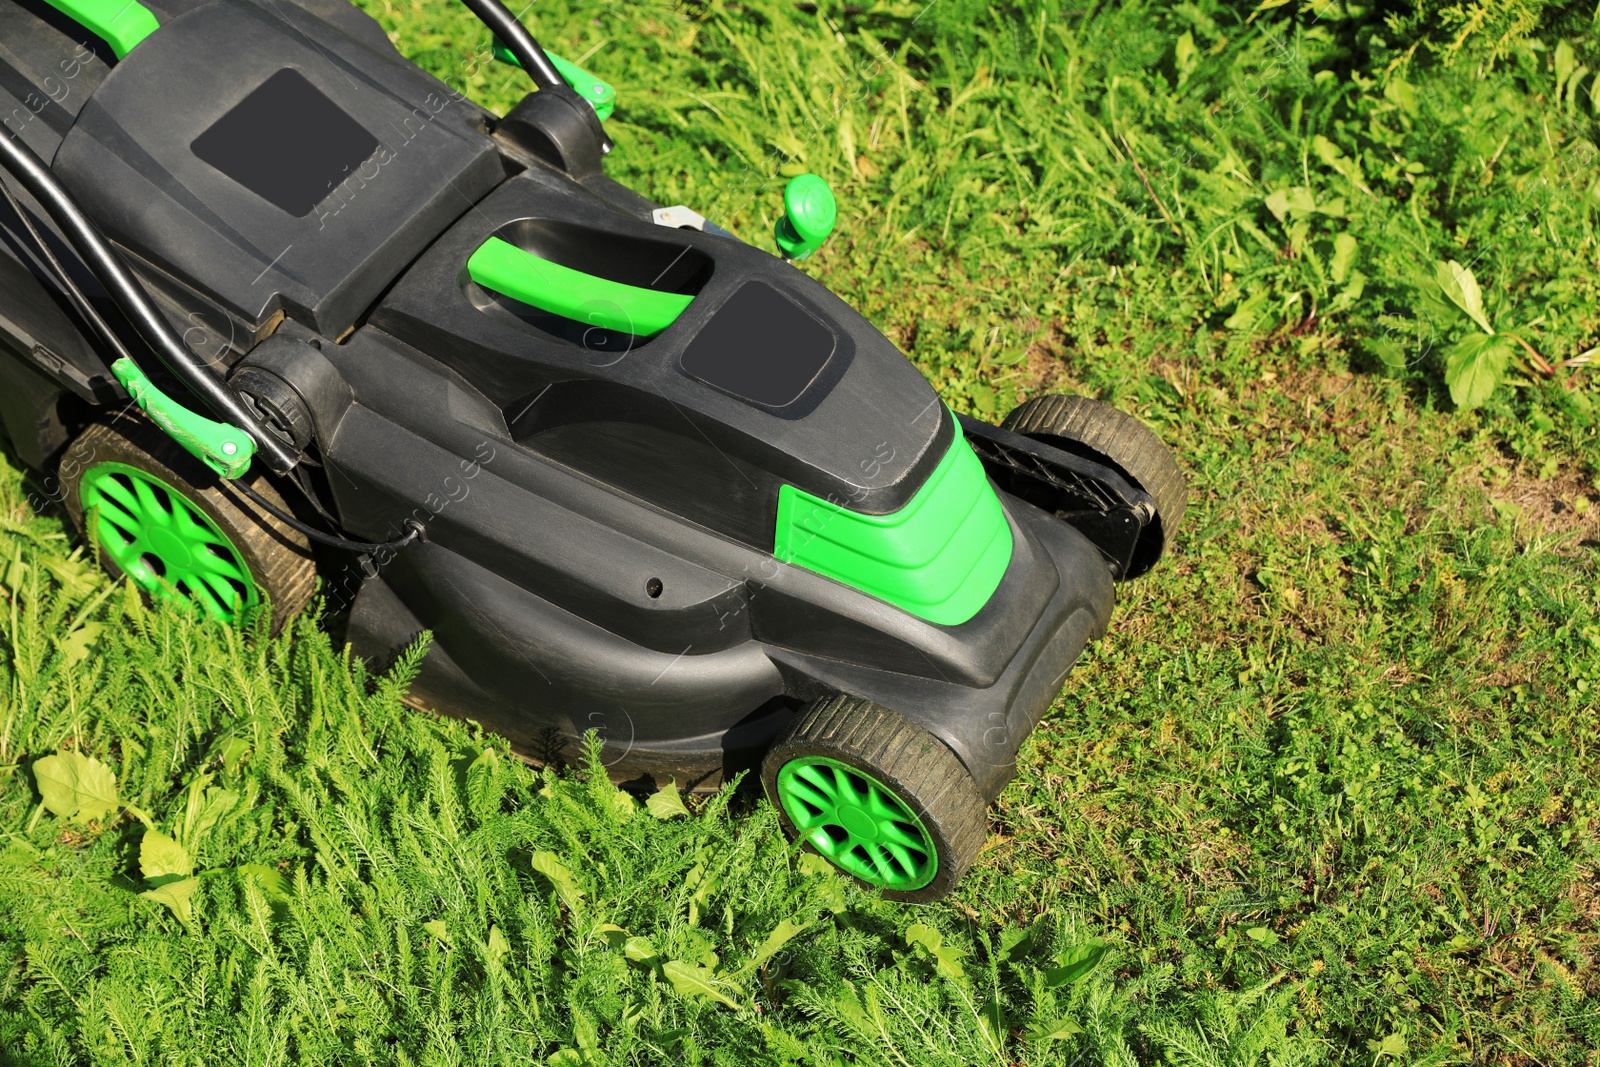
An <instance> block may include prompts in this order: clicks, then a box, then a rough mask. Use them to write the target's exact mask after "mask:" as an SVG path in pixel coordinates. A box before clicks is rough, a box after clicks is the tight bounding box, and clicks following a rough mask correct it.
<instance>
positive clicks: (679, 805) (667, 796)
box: [644, 778, 689, 819]
mask: <svg viewBox="0 0 1600 1067" xmlns="http://www.w3.org/2000/svg"><path fill="white" fill-rule="evenodd" d="M644 806H645V807H646V808H647V809H648V810H649V812H650V814H651V815H653V816H655V817H656V818H658V819H670V818H672V817H673V816H674V815H687V814H689V809H688V808H686V807H684V806H683V795H682V794H681V793H679V792H678V780H677V779H676V778H674V779H671V780H670V781H668V782H667V783H666V784H665V785H663V786H662V787H661V788H660V789H657V790H656V791H655V792H654V793H652V794H650V799H649V800H646V801H645V802H644Z"/></svg>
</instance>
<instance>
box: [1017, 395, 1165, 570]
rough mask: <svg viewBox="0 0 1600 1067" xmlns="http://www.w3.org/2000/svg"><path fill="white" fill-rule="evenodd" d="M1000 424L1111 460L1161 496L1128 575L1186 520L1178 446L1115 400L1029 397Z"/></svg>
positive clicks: (1144, 565)
mask: <svg viewBox="0 0 1600 1067" xmlns="http://www.w3.org/2000/svg"><path fill="white" fill-rule="evenodd" d="M1000 425H1001V427H1002V428H1003V429H1007V430H1010V431H1011V432H1013V433H1019V434H1022V435H1023V436H1024V437H1031V438H1033V439H1034V440H1035V441H1040V442H1042V443H1044V444H1047V445H1053V446H1055V447H1056V448H1059V449H1062V450H1063V451H1067V452H1072V453H1074V454H1076V455H1080V456H1085V457H1086V458H1089V459H1093V460H1097V461H1099V462H1102V463H1109V464H1110V465H1111V466H1113V467H1115V468H1116V469H1117V470H1118V471H1120V472H1121V473H1122V474H1123V475H1124V476H1126V477H1127V478H1129V479H1131V480H1132V481H1133V482H1134V484H1136V485H1137V486H1138V487H1139V488H1140V489H1143V490H1144V491H1145V492H1146V493H1149V494H1150V498H1151V499H1152V500H1154V501H1155V506H1156V519H1155V522H1154V523H1153V524H1151V525H1149V526H1147V527H1145V531H1144V534H1143V535H1142V536H1141V537H1140V539H1139V544H1138V547H1137V548H1136V549H1135V550H1134V555H1133V561H1132V564H1131V566H1130V567H1129V568H1128V574H1127V577H1130V578H1132V577H1134V576H1135V575H1139V574H1143V573H1144V572H1145V571H1148V570H1149V569H1150V568H1151V567H1153V566H1155V563H1156V560H1158V559H1160V558H1161V554H1162V553H1163V552H1164V551H1165V550H1166V548H1167V546H1168V545H1170V544H1171V543H1172V536H1173V534H1174V533H1176V532H1177V529H1178V524H1179V523H1180V522H1182V521H1183V512H1184V507H1185V506H1186V505H1187V503H1188V499H1189V489H1188V486H1187V485H1186V484H1185V482H1184V478H1183V472H1182V471H1181V470H1179V469H1178V461H1177V459H1176V457H1174V456H1173V454H1172V450H1171V449H1169V448H1168V447H1167V446H1166V445H1165V444H1163V443H1162V441H1161V438H1159V437H1157V436H1156V435H1155V433H1154V432H1153V431H1152V430H1151V429H1150V427H1148V426H1146V425H1145V424H1144V423H1142V422H1140V421H1139V420H1138V419H1136V418H1134V417H1133V416H1132V415H1129V414H1126V413H1124V412H1122V411H1118V410H1117V409H1116V408H1114V407H1112V406H1111V405H1110V404H1103V403H1101V402H1100V401H1098V400H1091V399H1089V398H1088V397H1086V396H1067V395H1064V394H1052V395H1050V396H1036V397H1034V398H1033V399H1032V400H1026V401H1023V402H1022V403H1021V404H1018V405H1017V406H1016V407H1015V408H1014V409H1012V412H1011V414H1009V415H1007V416H1006V418H1005V421H1004V422H1002V423H1001V424H1000Z"/></svg>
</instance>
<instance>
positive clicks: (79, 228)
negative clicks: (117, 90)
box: [0, 130, 299, 474]
mask: <svg viewBox="0 0 1600 1067" xmlns="http://www.w3.org/2000/svg"><path fill="white" fill-rule="evenodd" d="M0 164H3V165H4V166H5V168H6V170H8V171H9V172H11V174H12V175H13V176H15V177H16V179H17V180H18V181H19V182H21V183H22V186H23V188H25V189H27V190H28V192H29V193H31V194H32V195H33V197H34V199H35V200H38V201H39V203H40V204H42V205H43V206H44V209H45V210H46V211H48V212H49V213H50V217H51V218H52V219H54V220H55V223H56V225H57V226H60V227H61V231H62V233H64V234H65V235H66V237H67V240H68V241H70V242H71V244H72V247H73V248H74V249H75V250H76V251H77V253H78V255H80V256H82V257H83V261H84V263H86V264H87V265H88V267H89V269H90V271H92V272H93V273H94V276H95V278H96V279H97V280H98V281H99V282H100V284H101V285H103V286H105V289H106V292H107V293H109V294H111V299H112V300H114V301H115V302H116V304H117V307H118V309H120V310H121V312H122V314H123V315H124V316H125V317H126V318H127V320H128V321H129V322H131V323H132V324H133V326H134V328H135V329H136V330H138V331H139V334H140V335H141V336H142V337H143V338H144V339H145V341H146V342H147V343H148V344H149V346H150V348H151V349H152V350H153V351H154V352H155V354H156V355H157V356H158V357H160V359H161V362H162V363H164V364H166V366H167V369H168V370H170V371H171V372H172V373H173V374H175V375H177V377H178V380H179V381H181V382H183V384H184V385H186V386H188V388H189V391H190V392H192V393H194V395H195V396H196V397H198V398H199V399H200V400H201V402H202V403H204V404H205V405H206V407H208V408H210V409H211V412H212V414H213V415H215V416H216V417H217V418H219V419H221V420H222V421H224V422H228V423H232V424H233V425H234V426H237V427H238V428H239V429H241V430H243V431H244V432H245V433H247V434H249V435H250V436H251V438H253V439H254V440H255V443H256V452H257V455H259V456H260V457H261V458H262V459H263V460H264V461H265V462H266V464H267V466H268V467H269V468H271V469H272V470H273V471H274V472H276V473H278V474H283V473H286V472H287V471H289V470H292V469H293V468H294V465H295V464H296V463H297V462H298V461H299V459H298V457H297V456H296V455H295V453H294V452H293V451H292V450H290V449H289V447H288V446H286V445H285V444H284V443H283V442H282V441H281V440H279V439H278V438H277V437H275V436H273V434H272V433H271V432H270V431H269V430H267V428H266V427H264V426H263V425H261V421H260V420H259V419H257V418H256V416H255V414H254V413H253V412H251V411H250V409H249V407H247V406H246V405H245V403H244V401H243V400H241V399H240V397H239V395H238V394H237V393H235V392H234V391H233V390H232V389H230V388H229V387H228V385H227V383H226V382H224V381H223V380H222V379H221V378H219V377H218V376H217V375H216V374H214V373H213V372H212V371H211V369H210V368H209V367H207V366H206V365H205V364H204V363H202V362H201V361H200V360H199V358H198V357H196V356H195V355H194V353H192V352H190V351H189V350H188V349H187V348H185V347H184V346H183V343H182V342H181V341H180V340H179V339H178V337H177V335H176V334H175V333H174V332H173V330H172V327H171V326H169V325H168V324H167V320H166V319H164V318H162V317H161V312H160V311H158V310H157V309H156V306H155V303H154V302H153V301H152V300H151V299H150V296H149V294H147V293H146V292H145V291H144V289H143V288H142V287H141V286H140V285H139V282H138V281H137V280H136V279H135V278H134V276H133V272H132V271H130V270H129V269H128V266H127V264H126V263H124V262H122V260H121V259H120V258H118V256H117V253H116V251H115V250H114V249H113V248H112V247H111V243H110V242H109V241H107V240H106V239H105V237H104V236H103V235H102V234H101V233H100V231H99V230H97V229H96V228H95V225H94V223H93V222H92V221H90V219H89V217H88V216H87V215H85V214H84V213H83V212H82V211H81V210H80V209H79V207H78V205H77V204H76V203H74V202H73V200H72V196H71V195H70V194H69V193H68V192H67V191H66V189H64V188H63V187H62V185H61V183H60V182H59V181H57V180H56V176H55V175H54V174H52V173H50V170H49V168H48V167H46V166H45V165H44V163H43V161H41V160H40V159H39V157H38V156H37V155H35V154H34V152H33V149H31V148H29V147H28V146H27V145H25V144H23V143H22V140H21V138H20V137H18V136H17V135H16V134H15V133H13V132H12V131H10V130H7V131H6V136H4V137H0Z"/></svg>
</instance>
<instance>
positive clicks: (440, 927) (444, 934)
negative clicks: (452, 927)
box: [422, 919, 455, 948]
mask: <svg viewBox="0 0 1600 1067" xmlns="http://www.w3.org/2000/svg"><path fill="white" fill-rule="evenodd" d="M422 928H423V929H424V930H426V931H428V933H430V934H432V935H433V937H434V939H435V940H436V941H438V942H439V944H441V945H443V946H444V947H445V948H453V947H454V946H455V942H454V941H453V940H451V938H450V931H449V930H448V929H447V928H446V927H445V925H444V920H443V919H429V920H428V921H427V922H425V923H423V924H422Z"/></svg>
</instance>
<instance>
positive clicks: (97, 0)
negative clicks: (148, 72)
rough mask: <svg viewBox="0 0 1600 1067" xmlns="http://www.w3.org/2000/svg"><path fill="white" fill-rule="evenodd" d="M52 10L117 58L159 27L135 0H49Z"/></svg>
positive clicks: (149, 13) (131, 49) (153, 16)
mask: <svg viewBox="0 0 1600 1067" xmlns="http://www.w3.org/2000/svg"><path fill="white" fill-rule="evenodd" d="M49 4H50V6H51V7H53V8H55V9H56V10H57V11H59V12H61V13H62V14H63V15H65V16H67V17H68V18H70V19H72V20H73V21H74V22H76V23H78V24H79V25H80V26H82V27H83V28H84V29H86V30H88V31H89V32H90V33H93V34H94V35H95V36H97V37H99V38H100V39H101V40H103V41H105V43H106V44H108V45H110V46H111V51H113V52H115V53H116V55H117V58H118V59H121V58H123V57H124V56H126V55H127V54H128V53H129V52H131V51H133V48H134V46H135V45H137V44H138V43H139V42H140V41H142V40H144V39H145V38H146V37H148V36H150V35H151V34H152V33H155V32H156V31H157V30H159V29H160V28H161V23H159V22H157V21H156V17H155V15H153V14H152V13H151V12H150V9H149V8H147V7H145V6H144V5H143V4H141V3H138V2H137V0H49Z"/></svg>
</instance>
